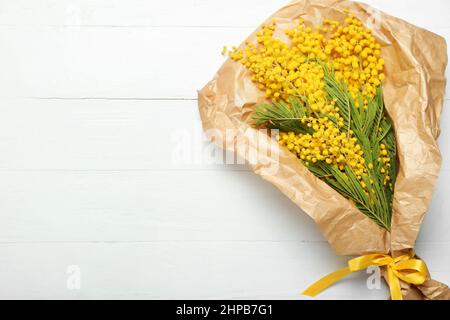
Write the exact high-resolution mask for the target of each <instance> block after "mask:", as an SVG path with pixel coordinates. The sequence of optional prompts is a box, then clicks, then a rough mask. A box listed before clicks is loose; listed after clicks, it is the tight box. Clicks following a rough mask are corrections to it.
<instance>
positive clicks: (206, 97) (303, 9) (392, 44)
mask: <svg viewBox="0 0 450 320" xmlns="http://www.w3.org/2000/svg"><path fill="white" fill-rule="evenodd" d="M345 8H348V9H349V10H350V12H351V13H353V14H354V15H355V16H356V17H358V18H359V19H360V20H361V21H363V22H364V23H365V25H366V26H368V27H369V28H370V29H371V30H372V31H373V35H374V36H375V37H376V38H377V39H378V41H379V42H380V43H381V44H382V51H381V52H382V57H383V58H384V59H385V61H386V65H385V74H386V80H384V82H383V91H384V99H385V105H386V109H387V112H388V113H389V115H390V117H391V118H392V120H393V123H394V127H395V132H396V136H397V145H398V154H399V162H400V166H399V175H398V179H397V182H396V186H395V198H394V209H393V219H392V230H391V232H390V233H389V232H388V231H386V230H384V229H382V228H380V227H379V226H377V225H376V224H375V223H374V222H373V221H372V220H371V219H369V218H368V217H366V216H365V215H364V214H362V213H361V212H360V211H359V210H358V209H357V208H356V207H355V206H354V205H353V204H352V203H351V202H350V201H348V200H347V199H345V198H344V197H342V196H341V195H340V194H339V193H337V192H336V191H335V190H333V189H332V188H331V187H329V186H328V185H327V184H326V183H324V182H322V181H321V180H319V179H317V178H316V177H315V176H314V175H313V174H312V173H310V172H309V171H308V169H307V168H306V167H304V166H303V165H302V163H301V162H300V161H299V160H298V159H297V158H296V157H295V156H294V155H293V154H291V153H290V152H288V151H287V150H285V149H283V148H280V147H279V146H278V144H277V142H276V141H274V140H269V141H267V140H265V139H263V138H261V135H257V134H254V135H252V134H250V135H249V134H248V132H252V131H255V129H253V128H252V126H251V118H250V115H251V113H252V111H253V108H254V106H255V104H258V103H261V102H263V101H264V95H263V93H262V92H260V91H259V90H258V89H257V87H256V86H255V85H254V84H253V83H252V81H251V79H250V77H249V72H248V71H247V70H246V69H245V67H244V66H242V65H241V64H240V63H238V62H233V61H231V60H230V59H228V60H227V61H226V62H225V63H224V65H223V66H222V67H221V68H220V69H219V71H218V72H217V73H216V75H215V76H214V78H213V79H212V80H211V81H210V82H209V83H208V84H207V85H206V86H205V87H204V88H203V89H202V90H201V91H199V94H198V98H199V110H200V115H201V119H202V123H203V128H204V130H205V132H207V133H208V132H209V131H211V130H213V131H214V132H217V131H218V132H219V133H221V134H214V135H213V136H210V139H211V140H212V141H213V142H214V143H216V144H218V145H219V146H221V147H223V148H225V149H228V150H230V151H234V152H237V153H238V155H239V156H241V157H243V158H245V159H247V160H248V159H249V154H252V152H256V153H258V156H260V157H259V162H257V163H251V167H252V169H253V171H254V172H255V173H256V174H258V175H260V176H261V177H262V178H263V179H265V180H267V181H269V182H270V183H272V184H273V185H274V186H276V187H277V188H278V189H280V190H281V192H283V193H284V194H285V195H286V196H287V197H289V198H290V199H291V200H292V201H293V202H294V203H295V204H297V205H298V206H299V207H300V208H301V209H302V210H303V211H304V212H306V213H307V214H308V215H309V216H310V217H311V218H312V219H314V220H315V222H316V223H317V224H318V226H319V228H320V230H321V232H322V233H323V235H324V237H325V238H326V239H327V240H328V242H329V243H330V244H331V246H332V247H333V248H334V250H335V251H336V253H337V254H339V255H362V254H366V253H373V252H376V253H389V252H391V254H393V255H397V254H400V252H401V251H405V250H411V249H413V248H414V243H415V241H416V238H417V235H418V232H419V229H420V226H421V223H422V220H423V218H424V215H425V213H426V211H427V209H428V206H429V204H430V201H431V197H432V193H433V189H434V185H435V182H436V178H437V176H438V173H439V170H440V166H441V154H440V151H439V148H438V145H437V143H436V139H437V138H438V136H439V133H440V128H439V121H440V115H441V110H442V106H443V100H444V93H445V84H446V79H445V76H444V73H445V68H446V65H447V48H446V42H445V40H444V39H443V38H442V37H440V36H438V35H436V34H434V33H432V32H429V31H427V30H424V29H422V28H419V27H417V26H414V25H412V24H409V23H408V22H406V21H403V20H401V19H398V18H395V17H392V16H390V15H387V14H385V13H383V12H380V11H378V10H376V9H374V8H371V7H369V6H368V5H365V4H362V3H358V2H352V1H343V0H315V1H313V0H297V1H293V2H291V3H290V4H288V5H286V6H285V7H283V8H281V9H280V10H279V11H277V12H276V13H275V14H273V15H272V16H271V17H270V18H269V19H267V21H266V22H270V21H276V22H277V25H278V26H279V27H280V28H281V29H285V28H288V27H291V26H293V25H294V20H295V19H299V18H303V19H304V20H305V21H306V23H310V24H312V25H316V24H319V23H320V22H321V21H322V20H323V19H331V20H341V21H342V20H343V19H345V13H344V9H345ZM255 33H256V31H255V32H254V33H253V34H251V35H250V36H249V37H248V40H249V41H251V42H255V41H256V35H255ZM236 147H237V148H236ZM267 149H270V150H277V152H276V156H275V155H273V156H271V155H267V153H266V150H267ZM274 167H276V168H277V170H273V168H274ZM402 287H403V289H404V290H403V293H404V296H405V298H409V299H416V298H421V299H425V298H429V299H439V298H447V299H448V298H450V290H449V288H448V287H447V286H445V285H443V284H441V283H438V282H437V281H434V280H431V279H430V280H429V281H427V282H425V283H424V284H423V285H421V286H418V287H415V286H411V285H408V284H405V283H402Z"/></svg>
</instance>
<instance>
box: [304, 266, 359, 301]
mask: <svg viewBox="0 0 450 320" xmlns="http://www.w3.org/2000/svg"><path fill="white" fill-rule="evenodd" d="M351 273H352V271H350V268H348V267H347V268H343V269H341V270H338V271H335V272H332V273H330V274H329V275H326V276H325V277H323V278H322V279H320V280H319V281H317V282H315V283H314V284H312V285H311V286H310V287H309V288H307V289H306V290H305V291H303V294H304V295H305V296H310V297H315V296H317V295H318V294H319V293H321V292H322V291H324V290H325V289H326V288H328V287H330V286H331V285H332V284H334V283H335V282H337V281H339V280H341V279H342V278H345V277H346V276H348V275H349V274H351Z"/></svg>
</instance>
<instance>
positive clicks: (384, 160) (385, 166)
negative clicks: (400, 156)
mask: <svg viewBox="0 0 450 320" xmlns="http://www.w3.org/2000/svg"><path fill="white" fill-rule="evenodd" d="M380 149H381V151H380V156H379V158H378V162H381V164H382V168H381V173H382V174H383V175H384V185H387V184H388V183H389V187H390V188H391V189H392V188H393V185H392V183H391V176H390V175H389V172H388V171H389V169H390V167H391V158H390V157H389V152H388V150H387V148H386V146H385V145H384V144H383V143H382V144H380Z"/></svg>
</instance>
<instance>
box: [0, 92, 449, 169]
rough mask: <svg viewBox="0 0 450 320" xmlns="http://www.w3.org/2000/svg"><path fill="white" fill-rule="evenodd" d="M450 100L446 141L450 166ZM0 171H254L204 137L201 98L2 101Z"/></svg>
mask: <svg viewBox="0 0 450 320" xmlns="http://www.w3.org/2000/svg"><path fill="white" fill-rule="evenodd" d="M449 107H450V101H447V102H446V104H445V107H444V113H443V117H442V121H441V124H442V135H441V137H440V145H441V148H442V153H443V155H444V160H445V161H444V170H450V161H448V159H449V157H450V134H449V132H448V130H449V123H450V112H449V111H448V108H449ZM0 112H1V114H2V116H1V117H0V154H1V155H2V156H1V157H0V170H3V171H9V170H13V171H17V170H19V171H20V170H25V171H27V170H55V171H64V170H68V171H74V170H75V171H77V170H90V171H92V170H98V171H108V170H112V171H119V170H152V171H155V170H208V171H209V170H237V171H240V170H248V168H247V167H246V166H243V165H239V164H238V163H237V160H235V162H234V164H229V165H227V164H226V163H227V161H229V160H230V159H232V157H230V155H231V154H224V153H223V152H222V150H220V149H218V148H215V147H213V146H212V145H211V144H210V143H209V142H208V140H207V139H206V138H205V137H204V135H203V133H202V128H201V122H200V119H199V114H198V108H197V102H196V101H164V100H163V101H145V100H144V101H137V100H131V101H121V100H36V99H19V100H15V99H11V100H0Z"/></svg>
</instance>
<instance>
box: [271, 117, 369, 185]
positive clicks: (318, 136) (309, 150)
mask: <svg viewBox="0 0 450 320" xmlns="http://www.w3.org/2000/svg"><path fill="white" fill-rule="evenodd" d="M301 121H302V123H304V124H307V126H308V127H311V128H313V129H314V133H313V134H297V135H296V134H295V133H294V132H288V133H285V132H282V133H280V135H279V136H277V140H278V141H279V143H280V145H282V146H286V147H287V148H288V149H289V150H290V151H292V152H293V153H295V154H296V155H297V156H298V158H300V159H301V160H303V161H304V163H305V165H307V166H308V165H309V164H310V163H316V162H318V161H325V162H326V163H327V164H334V165H337V166H338V168H339V169H340V170H344V167H345V165H346V164H348V165H349V166H350V167H351V168H352V169H353V171H354V172H355V174H356V175H357V177H358V179H362V176H363V175H364V174H366V172H367V169H366V166H365V160H364V157H363V154H364V153H363V151H362V150H361V147H360V146H359V144H358V143H357V139H356V138H354V137H352V133H353V132H351V131H350V132H348V133H342V132H340V130H339V129H337V128H336V127H335V125H334V123H333V122H332V121H330V120H328V119H327V118H319V119H317V118H314V117H304V118H303V119H302V120H301Z"/></svg>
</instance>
